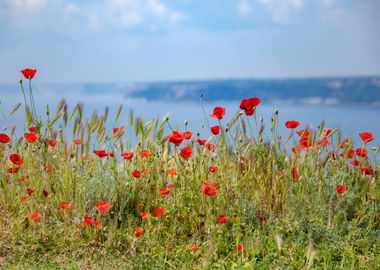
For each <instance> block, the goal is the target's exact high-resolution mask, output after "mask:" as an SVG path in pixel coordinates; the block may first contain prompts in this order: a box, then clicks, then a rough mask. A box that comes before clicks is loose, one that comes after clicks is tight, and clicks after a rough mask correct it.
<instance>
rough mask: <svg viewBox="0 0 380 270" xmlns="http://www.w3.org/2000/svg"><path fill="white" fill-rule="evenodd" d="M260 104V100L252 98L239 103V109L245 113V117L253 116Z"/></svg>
mask: <svg viewBox="0 0 380 270" xmlns="http://www.w3.org/2000/svg"><path fill="white" fill-rule="evenodd" d="M260 103H261V100H260V99H258V98H256V97H254V98H248V99H243V100H242V101H241V102H240V109H242V110H244V111H245V114H246V115H253V114H254V113H255V109H256V107H257V106H258V105H259V104H260Z"/></svg>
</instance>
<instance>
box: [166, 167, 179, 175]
mask: <svg viewBox="0 0 380 270" xmlns="http://www.w3.org/2000/svg"><path fill="white" fill-rule="evenodd" d="M167 173H168V174H169V175H176V174H177V170H176V169H175V168H170V169H168V170H167Z"/></svg>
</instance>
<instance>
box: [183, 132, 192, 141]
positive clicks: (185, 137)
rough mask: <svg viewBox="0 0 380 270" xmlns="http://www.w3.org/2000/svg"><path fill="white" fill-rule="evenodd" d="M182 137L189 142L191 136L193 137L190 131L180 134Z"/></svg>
mask: <svg viewBox="0 0 380 270" xmlns="http://www.w3.org/2000/svg"><path fill="white" fill-rule="evenodd" d="M182 136H183V138H184V139H185V140H190V139H191V136H193V133H192V132H191V131H185V132H183V133H182Z"/></svg>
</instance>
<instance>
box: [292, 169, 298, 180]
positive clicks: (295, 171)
mask: <svg viewBox="0 0 380 270" xmlns="http://www.w3.org/2000/svg"><path fill="white" fill-rule="evenodd" d="M297 177H298V172H297V168H296V167H294V168H293V169H292V179H293V180H294V181H295V180H297Z"/></svg>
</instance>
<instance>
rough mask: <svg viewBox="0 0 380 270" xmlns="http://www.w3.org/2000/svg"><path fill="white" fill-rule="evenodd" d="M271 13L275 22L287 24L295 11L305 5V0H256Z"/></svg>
mask: <svg viewBox="0 0 380 270" xmlns="http://www.w3.org/2000/svg"><path fill="white" fill-rule="evenodd" d="M256 1H257V2H258V3H260V4H261V5H263V6H264V7H265V8H266V9H267V10H268V11H269V12H270V14H271V16H272V20H273V22H275V23H280V24H287V23H289V21H290V20H291V17H292V14H293V12H294V11H297V10H299V9H301V8H302V7H303V6H304V0H256Z"/></svg>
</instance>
